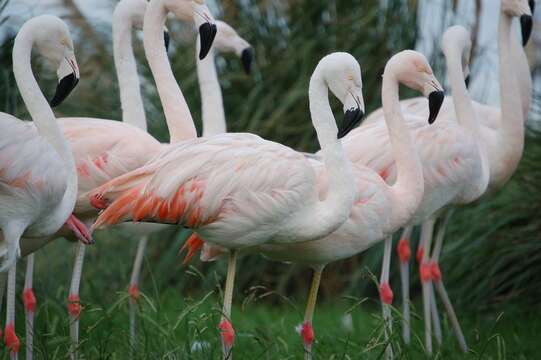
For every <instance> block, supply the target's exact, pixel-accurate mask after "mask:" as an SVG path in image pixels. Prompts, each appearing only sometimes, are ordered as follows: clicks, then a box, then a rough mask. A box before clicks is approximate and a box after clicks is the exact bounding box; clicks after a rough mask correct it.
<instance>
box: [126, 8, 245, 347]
mask: <svg viewBox="0 0 541 360" xmlns="http://www.w3.org/2000/svg"><path fill="white" fill-rule="evenodd" d="M142 15H143V14H142ZM216 27H217V35H216V38H215V39H214V44H213V47H212V48H211V50H210V51H209V54H208V56H206V57H205V58H204V59H199V57H197V59H196V61H197V76H198V80H199V88H200V92H201V105H202V114H203V116H202V118H203V136H209V135H216V134H221V133H225V132H226V121H225V111H224V105H223V99H222V91H221V88H220V83H219V81H218V74H217V71H216V66H215V63H214V53H215V51H218V52H221V53H228V52H234V53H235V54H236V55H237V56H239V57H240V58H241V60H242V64H243V67H244V70H245V71H246V73H249V72H250V69H251V64H252V60H253V52H252V47H251V46H250V44H249V43H248V42H247V41H246V40H244V39H243V38H242V37H240V36H239V35H238V34H237V32H236V31H235V30H234V29H233V28H232V27H231V26H229V25H228V24H227V23H225V22H223V21H219V20H217V21H216ZM199 43H200V41H199V40H197V41H196V44H197V45H196V46H197V49H199V48H200V45H199ZM125 225H133V224H125ZM160 227H161V225H160V224H144V226H143V227H142V228H141V224H137V225H135V226H134V227H133V228H134V229H137V232H138V233H139V234H141V233H143V236H142V237H141V239H140V240H139V245H138V247H137V253H136V255H135V260H134V263H133V269H132V273H131V279H130V286H129V294H130V310H129V313H130V337H131V338H130V339H131V344H132V348H135V346H136V345H137V342H136V338H135V337H136V324H135V310H136V304H137V299H138V298H139V295H140V293H139V277H140V273H141V267H142V264H143V257H144V253H145V250H146V246H147V242H148V237H149V234H150V233H151V232H153V231H155V230H156V229H157V228H160Z"/></svg>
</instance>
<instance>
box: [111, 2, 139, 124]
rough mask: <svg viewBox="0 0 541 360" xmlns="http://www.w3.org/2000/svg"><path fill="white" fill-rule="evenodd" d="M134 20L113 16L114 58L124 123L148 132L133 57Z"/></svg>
mask: <svg viewBox="0 0 541 360" xmlns="http://www.w3.org/2000/svg"><path fill="white" fill-rule="evenodd" d="M132 27H133V24H132V20H131V19H130V18H129V17H128V16H126V15H125V14H123V13H122V11H116V10H115V12H114V14H113V57H114V61H115V68H116V75H117V77H118V86H119V90H120V104H121V106H122V121H124V122H126V123H128V124H131V125H134V126H137V127H138V128H140V129H142V130H144V131H147V122H146V117H145V108H144V106H143V99H142V97H141V88H140V84H139V76H138V74H137V64H136V61H135V56H134V55H133V46H132Z"/></svg>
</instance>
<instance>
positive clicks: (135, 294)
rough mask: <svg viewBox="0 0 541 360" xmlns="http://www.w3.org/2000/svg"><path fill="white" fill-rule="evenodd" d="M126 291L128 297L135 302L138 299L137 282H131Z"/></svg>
mask: <svg viewBox="0 0 541 360" xmlns="http://www.w3.org/2000/svg"><path fill="white" fill-rule="evenodd" d="M128 293H129V294H130V298H131V300H132V301H133V302H137V300H138V299H139V295H140V293H139V287H138V286H137V284H131V285H130V288H129V289H128Z"/></svg>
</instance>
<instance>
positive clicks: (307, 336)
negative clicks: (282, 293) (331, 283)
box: [300, 266, 323, 360]
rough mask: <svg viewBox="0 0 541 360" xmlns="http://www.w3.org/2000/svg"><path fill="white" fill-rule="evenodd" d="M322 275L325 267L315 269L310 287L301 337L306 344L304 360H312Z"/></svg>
mask: <svg viewBox="0 0 541 360" xmlns="http://www.w3.org/2000/svg"><path fill="white" fill-rule="evenodd" d="M322 273H323V266H321V267H317V268H315V269H314V274H313V275H312V284H311V285H310V292H309V293H308V301H307V303H306V310H305V312H304V321H303V323H302V325H301V326H300V335H301V336H302V339H303V344H304V360H312V344H313V343H314V338H315V333H314V328H313V326H312V320H313V318H314V311H315V308H316V302H317V293H318V291H319V284H320V282H321V274H322Z"/></svg>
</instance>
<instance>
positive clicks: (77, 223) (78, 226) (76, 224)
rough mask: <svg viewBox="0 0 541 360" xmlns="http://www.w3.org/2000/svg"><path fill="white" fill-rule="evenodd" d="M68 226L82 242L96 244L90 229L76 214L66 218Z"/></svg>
mask: <svg viewBox="0 0 541 360" xmlns="http://www.w3.org/2000/svg"><path fill="white" fill-rule="evenodd" d="M66 226H67V227H68V229H70V230H71V231H73V233H74V234H75V236H76V237H77V239H79V241H80V242H82V243H83V244H85V245H92V244H94V239H93V238H92V234H91V233H90V231H89V230H88V228H87V227H86V225H85V224H83V222H82V221H81V220H79V219H77V218H76V217H75V215H73V214H71V215H70V216H69V218H68V220H66Z"/></svg>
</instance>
